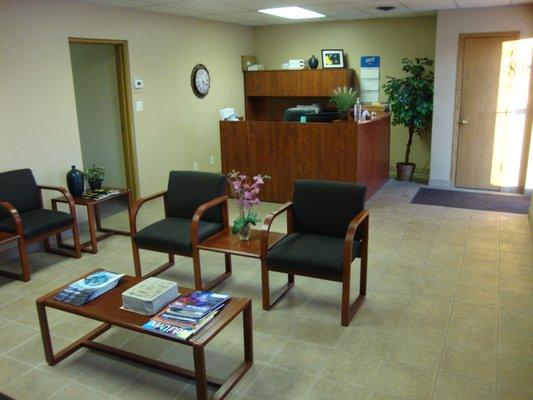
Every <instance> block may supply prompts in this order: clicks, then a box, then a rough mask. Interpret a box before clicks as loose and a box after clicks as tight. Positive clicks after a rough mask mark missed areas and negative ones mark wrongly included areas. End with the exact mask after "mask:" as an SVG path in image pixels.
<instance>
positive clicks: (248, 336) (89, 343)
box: [37, 271, 253, 400]
mask: <svg viewBox="0 0 533 400" xmlns="http://www.w3.org/2000/svg"><path fill="white" fill-rule="evenodd" d="M93 272H95V271H93ZM93 272H90V273H89V274H87V275H90V274H92V273H93ZM87 275H84V276H83V277H85V276H87ZM81 278H82V277H80V278H78V279H81ZM78 279H76V280H78ZM141 280H142V279H140V278H136V277H133V276H124V277H122V279H121V281H120V283H119V284H118V286H117V287H116V288H114V289H112V290H111V291H109V292H107V293H105V294H103V295H102V296H100V297H98V298H96V299H95V300H93V301H91V302H89V303H87V304H84V305H83V306H79V307H78V306H74V305H71V304H67V303H63V302H61V301H57V300H54V298H53V297H54V296H55V295H56V294H57V293H58V292H59V291H60V290H61V289H62V288H64V287H65V286H68V284H67V285H65V286H63V287H61V288H59V289H56V290H54V291H52V292H50V293H48V294H46V295H44V296H42V297H41V298H39V299H38V300H37V314H38V317H39V324H40V326H41V334H42V339H43V346H44V353H45V356H46V361H47V362H48V364H50V365H55V364H57V363H58V362H60V361H62V360H63V359H65V358H66V357H68V356H69V355H71V354H72V353H74V352H75V351H77V350H78V349H80V348H82V347H87V348H90V349H94V350H98V351H101V352H104V353H107V354H112V355H115V356H119V357H123V358H126V359H128V360H130V361H133V362H136V363H139V364H142V365H146V366H149V367H152V368H157V369H159V370H162V371H165V372H168V373H171V374H175V375H178V376H182V377H186V378H189V379H193V380H195V381H196V395H197V398H198V399H199V400H206V399H208V394H207V386H208V385H209V386H212V387H215V388H217V389H218V390H217V391H216V393H215V394H214V395H213V396H212V399H224V398H225V397H226V396H227V395H228V394H229V392H230V391H231V390H232V389H233V387H234V386H235V385H236V384H237V382H239V380H240V379H241V378H242V377H243V376H244V374H245V373H246V372H247V371H248V370H249V369H250V367H251V366H252V364H253V345H252V300H251V299H248V298H236V297H232V298H231V299H230V300H229V301H228V302H227V304H226V305H225V306H224V308H223V309H222V310H221V311H220V312H219V313H218V314H217V315H216V317H214V318H213V320H211V321H210V322H209V323H208V324H207V325H206V326H205V327H203V328H202V329H201V330H200V331H199V332H198V333H197V334H195V335H193V336H191V337H190V338H189V339H187V340H181V339H175V338H170V337H167V336H163V335H159V334H157V333H155V332H151V331H147V330H145V329H143V328H142V326H143V325H144V324H145V323H146V322H147V321H148V320H149V319H150V317H149V316H145V315H140V314H136V313H133V312H129V311H125V310H121V309H120V307H121V306H122V292H124V291H125V290H127V289H129V288H130V287H132V286H133V285H135V284H137V283H139V282H140V281H141ZM190 292H192V289H186V288H180V293H182V294H188V293H190ZM46 307H50V308H55V309H57V310H61V311H65V312H68V313H71V314H76V315H80V316H82V317H86V318H89V319H93V320H96V321H101V322H103V324H101V325H100V326H98V327H97V328H95V329H93V330H92V331H91V332H89V333H87V334H86V335H85V336H83V337H81V338H80V339H78V340H76V341H75V342H74V343H72V344H71V345H69V346H67V347H65V348H64V349H62V350H60V351H58V352H56V353H54V351H53V348H52V342H51V339H50V328H49V325H48V319H47V316H46ZM241 313H242V315H243V333H244V361H243V362H242V363H241V365H240V366H239V367H238V368H237V369H236V370H235V371H234V373H233V374H232V375H231V376H230V377H229V378H228V379H227V380H226V381H222V380H221V379H217V378H213V377H209V376H207V375H206V369H205V353H204V348H205V346H206V345H207V344H208V343H209V342H210V341H211V340H212V339H213V338H215V337H216V335H217V334H218V333H220V332H221V331H222V330H223V329H224V328H225V327H226V326H227V325H228V324H229V323H230V322H231V321H233V319H235V318H236V317H237V316H238V315H239V314H241ZM112 326H118V327H121V328H125V329H130V330H132V331H135V332H140V333H143V334H145V335H151V336H156V337H158V338H161V339H166V340H169V341H172V342H177V343H181V344H183V345H185V346H191V347H192V348H193V356H194V371H191V370H188V369H185V368H181V367H179V366H175V365H171V364H167V363H163V362H161V361H157V360H154V359H151V358H147V357H144V356H141V355H139V354H135V353H131V352H128V351H125V350H122V349H118V348H115V347H112V346H109V345H106V344H103V343H98V342H95V341H94V339H95V338H97V337H98V336H100V335H101V334H102V333H104V332H105V331H107V330H108V329H110V328H111V327H112Z"/></svg>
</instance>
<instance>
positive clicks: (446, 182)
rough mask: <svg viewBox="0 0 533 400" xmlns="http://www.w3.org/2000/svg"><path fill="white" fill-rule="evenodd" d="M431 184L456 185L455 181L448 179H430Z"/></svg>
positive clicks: (441, 185)
mask: <svg viewBox="0 0 533 400" xmlns="http://www.w3.org/2000/svg"><path fill="white" fill-rule="evenodd" d="M429 186H436V187H454V185H453V182H452V181H450V180H448V179H430V180H429Z"/></svg>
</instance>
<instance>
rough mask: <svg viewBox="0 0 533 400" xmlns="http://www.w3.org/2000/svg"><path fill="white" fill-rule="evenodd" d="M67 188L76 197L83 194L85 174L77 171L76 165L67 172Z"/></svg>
mask: <svg viewBox="0 0 533 400" xmlns="http://www.w3.org/2000/svg"><path fill="white" fill-rule="evenodd" d="M67 187H68V191H69V192H70V194H71V195H72V196H74V197H79V196H81V195H82V194H83V188H84V186H83V173H82V172H81V171H80V170H77V169H76V166H75V165H73V166H72V168H71V170H70V171H68V172H67Z"/></svg>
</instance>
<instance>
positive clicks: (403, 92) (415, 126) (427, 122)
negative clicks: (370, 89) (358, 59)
mask: <svg viewBox="0 0 533 400" xmlns="http://www.w3.org/2000/svg"><path fill="white" fill-rule="evenodd" d="M402 64H403V66H402V70H403V71H404V72H405V74H406V76H405V77H403V78H393V77H390V76H388V77H387V79H388V81H387V83H385V84H384V85H383V89H384V91H385V94H386V95H387V96H388V98H389V104H390V110H391V112H392V124H393V125H403V126H405V127H406V128H407V129H408V131H409V139H408V141H407V145H406V148H405V160H404V162H398V163H396V172H397V176H398V179H399V180H401V181H410V180H411V179H413V173H414V172H415V168H416V164H414V163H411V162H409V156H410V154H411V144H412V143H413V136H414V134H415V133H416V134H417V135H423V134H428V133H429V132H430V129H431V117H432V113H433V70H432V68H431V67H432V66H433V60H432V59H431V58H415V59H414V61H413V60H409V59H408V58H404V59H403V60H402Z"/></svg>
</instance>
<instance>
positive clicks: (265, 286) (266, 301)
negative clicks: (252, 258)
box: [261, 260, 270, 310]
mask: <svg viewBox="0 0 533 400" xmlns="http://www.w3.org/2000/svg"><path fill="white" fill-rule="evenodd" d="M261 291H262V298H263V310H270V282H269V279H268V266H267V265H266V263H265V262H264V261H263V260H261Z"/></svg>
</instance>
